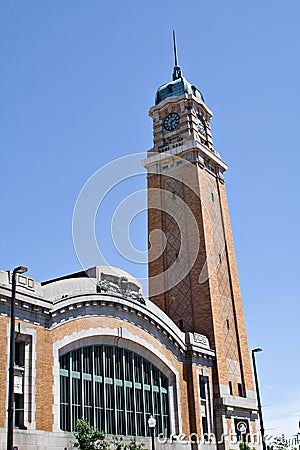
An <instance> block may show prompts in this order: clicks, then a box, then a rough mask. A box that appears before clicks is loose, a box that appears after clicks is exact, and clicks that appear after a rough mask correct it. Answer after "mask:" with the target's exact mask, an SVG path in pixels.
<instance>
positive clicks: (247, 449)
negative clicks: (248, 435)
mask: <svg viewBox="0 0 300 450" xmlns="http://www.w3.org/2000/svg"><path fill="white" fill-rule="evenodd" d="M239 447H240V450H251V449H250V446H249V445H248V444H247V442H240V444H239Z"/></svg>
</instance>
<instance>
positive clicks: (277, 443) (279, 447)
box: [268, 434, 297, 450]
mask: <svg viewBox="0 0 300 450" xmlns="http://www.w3.org/2000/svg"><path fill="white" fill-rule="evenodd" d="M287 448H289V449H290V450H297V448H296V447H295V446H294V445H290V442H289V440H288V439H287V438H286V437H285V435H284V434H282V435H281V436H275V437H274V438H273V441H272V442H271V444H270V445H268V450H285V449H287Z"/></svg>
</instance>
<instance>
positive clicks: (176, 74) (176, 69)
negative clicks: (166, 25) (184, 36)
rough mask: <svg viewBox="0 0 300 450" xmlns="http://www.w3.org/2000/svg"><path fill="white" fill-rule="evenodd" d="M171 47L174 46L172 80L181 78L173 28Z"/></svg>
mask: <svg viewBox="0 0 300 450" xmlns="http://www.w3.org/2000/svg"><path fill="white" fill-rule="evenodd" d="M173 47H174V64H175V65H174V69H173V81H175V80H177V79H178V78H181V76H182V75H181V68H180V67H179V66H178V61H177V47H176V36H175V31H174V30H173Z"/></svg>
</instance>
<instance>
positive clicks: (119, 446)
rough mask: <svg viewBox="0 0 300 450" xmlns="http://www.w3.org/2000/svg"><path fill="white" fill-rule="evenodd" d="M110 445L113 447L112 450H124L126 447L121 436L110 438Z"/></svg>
mask: <svg viewBox="0 0 300 450" xmlns="http://www.w3.org/2000/svg"><path fill="white" fill-rule="evenodd" d="M110 444H112V445H113V446H114V450H125V448H126V445H125V444H124V443H123V438H122V436H112V440H111V441H110Z"/></svg>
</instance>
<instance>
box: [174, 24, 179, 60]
mask: <svg viewBox="0 0 300 450" xmlns="http://www.w3.org/2000/svg"><path fill="white" fill-rule="evenodd" d="M173 46H174V61H175V66H178V63H177V48H176V36H175V31H174V30H173Z"/></svg>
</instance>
